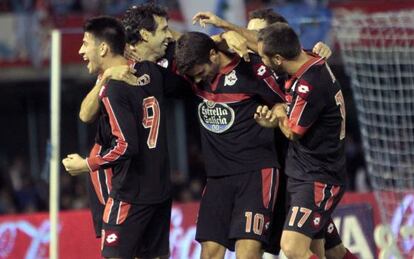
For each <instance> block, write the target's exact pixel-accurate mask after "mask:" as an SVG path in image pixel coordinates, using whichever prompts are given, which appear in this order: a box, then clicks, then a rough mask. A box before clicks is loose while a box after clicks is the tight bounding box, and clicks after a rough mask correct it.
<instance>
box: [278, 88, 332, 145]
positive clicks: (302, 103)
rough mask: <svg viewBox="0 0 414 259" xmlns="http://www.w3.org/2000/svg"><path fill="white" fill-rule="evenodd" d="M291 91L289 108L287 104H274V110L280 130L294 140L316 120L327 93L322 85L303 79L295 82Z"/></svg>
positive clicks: (324, 103) (303, 133)
mask: <svg viewBox="0 0 414 259" xmlns="http://www.w3.org/2000/svg"><path fill="white" fill-rule="evenodd" d="M293 91H294V94H293V99H292V101H291V103H290V104H289V109H287V106H276V107H275V108H274V112H275V114H276V117H277V118H278V120H279V127H280V129H281V130H282V132H283V133H284V134H285V136H286V137H287V138H289V139H293V140H295V139H299V138H300V137H302V136H303V135H305V134H306V132H307V131H308V129H309V128H310V127H311V126H312V124H313V123H314V122H315V121H316V120H318V118H319V116H320V114H321V112H322V110H323V109H324V107H325V105H326V98H327V96H328V95H327V93H326V92H325V89H324V88H323V87H313V86H312V85H310V84H308V83H307V82H306V81H305V80H300V81H299V82H297V83H296V86H295V87H294V89H293ZM272 110H273V109H272ZM287 110H289V112H287Z"/></svg>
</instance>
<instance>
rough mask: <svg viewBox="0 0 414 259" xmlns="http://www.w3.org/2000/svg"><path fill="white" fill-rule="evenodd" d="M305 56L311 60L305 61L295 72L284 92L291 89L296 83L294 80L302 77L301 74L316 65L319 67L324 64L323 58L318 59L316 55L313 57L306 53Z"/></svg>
mask: <svg viewBox="0 0 414 259" xmlns="http://www.w3.org/2000/svg"><path fill="white" fill-rule="evenodd" d="M307 55H309V56H311V58H310V59H309V60H308V61H306V63H305V64H303V65H302V66H301V67H300V68H299V70H298V71H296V73H295V74H294V75H293V76H292V77H291V78H290V79H289V80H288V81H287V82H286V85H285V87H286V90H289V89H290V88H291V87H292V85H293V84H294V83H295V82H296V80H297V79H299V78H300V77H302V76H303V74H305V72H306V71H308V70H309V68H311V67H312V66H314V65H317V64H318V65H321V64H323V63H325V60H324V58H322V57H319V56H318V55H314V54H311V53H307Z"/></svg>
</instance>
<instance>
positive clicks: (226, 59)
mask: <svg viewBox="0 0 414 259" xmlns="http://www.w3.org/2000/svg"><path fill="white" fill-rule="evenodd" d="M218 55H219V62H220V69H222V68H224V67H226V66H227V65H228V64H230V62H231V61H232V60H233V58H234V56H229V55H227V54H225V53H223V52H221V51H219V52H218Z"/></svg>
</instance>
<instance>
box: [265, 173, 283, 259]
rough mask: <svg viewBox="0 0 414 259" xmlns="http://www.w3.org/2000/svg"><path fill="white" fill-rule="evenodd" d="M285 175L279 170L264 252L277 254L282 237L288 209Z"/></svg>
mask: <svg viewBox="0 0 414 259" xmlns="http://www.w3.org/2000/svg"><path fill="white" fill-rule="evenodd" d="M286 184H287V176H286V175H285V174H284V173H283V171H282V170H279V188H278V192H277V197H276V206H275V208H274V210H273V216H272V219H271V221H270V230H269V232H270V233H269V243H268V244H267V245H265V246H264V251H265V252H266V253H270V254H274V255H279V252H280V240H281V237H282V231H283V224H284V223H285V220H286V212H287V210H288V201H287V193H286Z"/></svg>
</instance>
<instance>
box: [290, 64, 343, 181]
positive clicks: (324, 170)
mask: <svg viewBox="0 0 414 259" xmlns="http://www.w3.org/2000/svg"><path fill="white" fill-rule="evenodd" d="M286 89H287V91H288V94H287V96H286V99H287V101H288V103H289V106H288V116H289V126H290V128H291V129H292V131H293V132H294V133H296V134H298V135H300V136H301V138H300V139H299V140H297V141H291V142H290V145H289V151H288V158H287V161H286V174H287V175H289V176H290V177H293V178H296V179H300V180H304V181H322V182H324V183H331V184H340V185H344V184H345V172H346V171H345V146H344V144H345V103H344V99H343V96H342V91H341V87H340V85H339V83H338V81H337V80H336V78H335V76H334V75H333V73H332V71H331V70H330V68H329V66H328V64H327V63H326V62H325V61H324V60H323V59H322V58H319V57H312V58H311V59H310V60H309V61H308V62H307V63H306V64H304V65H303V66H302V67H301V68H300V69H299V71H298V72H297V73H296V74H295V75H294V76H293V77H292V78H291V79H290V80H289V81H288V82H287V83H286Z"/></svg>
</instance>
